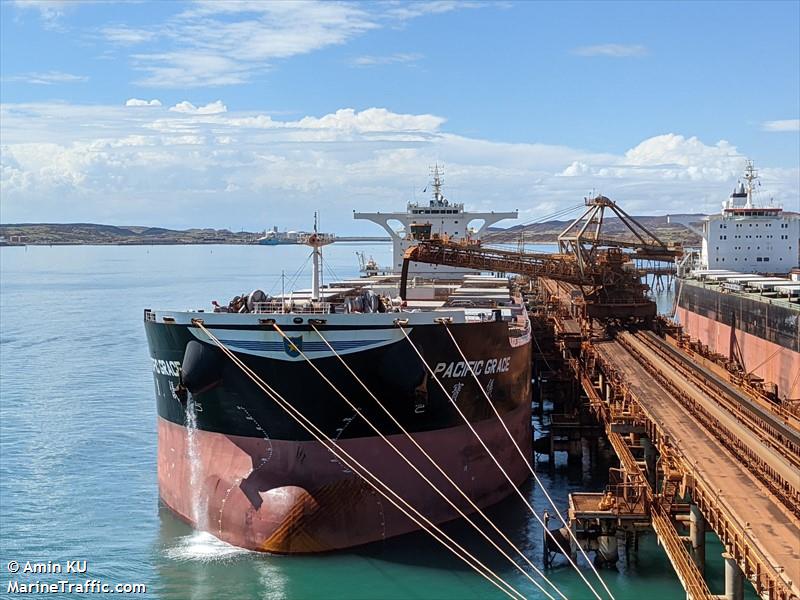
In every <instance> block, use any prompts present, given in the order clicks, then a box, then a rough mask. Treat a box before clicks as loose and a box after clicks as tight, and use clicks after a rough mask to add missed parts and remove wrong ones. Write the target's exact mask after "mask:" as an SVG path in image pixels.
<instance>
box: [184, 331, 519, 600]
mask: <svg viewBox="0 0 800 600" xmlns="http://www.w3.org/2000/svg"><path fill="white" fill-rule="evenodd" d="M192 323H193V324H194V325H196V326H197V327H199V328H200V329H201V330H202V331H203V332H204V333H205V334H206V335H207V336H208V337H209V339H211V340H212V341H213V342H214V344H216V346H217V347H218V348H220V349H221V350H222V351H223V353H224V354H225V355H226V356H227V357H228V358H230V359H231V361H232V362H233V363H234V364H235V365H236V366H237V367H239V369H241V370H242V371H243V372H244V373H245V375H247V376H248V377H249V378H250V380H251V381H253V383H255V384H256V386H258V388H259V389H261V391H263V392H264V393H265V394H266V395H267V396H268V397H270V398H271V399H272V400H273V401H274V402H275V403H276V404H277V405H278V406H279V407H280V408H281V409H282V410H283V411H284V412H286V413H287V414H288V415H289V416H290V417H292V418H293V419H294V420H295V421H296V422H297V423H298V424H299V425H300V426H301V427H302V428H303V429H305V430H306V431H307V432H308V433H309V434H311V436H312V437H313V438H314V439H316V440H317V441H318V442H319V443H320V444H322V445H323V446H324V447H325V448H326V449H327V450H328V451H329V452H330V453H331V454H333V455H334V456H335V457H336V458H337V459H338V460H340V461H341V462H342V463H343V464H344V465H345V466H346V467H347V468H349V469H350V470H351V471H353V472H354V473H355V474H356V475H358V476H359V477H360V478H361V479H363V480H364V481H365V482H366V483H367V484H368V485H369V486H371V487H372V488H373V489H374V490H375V491H376V492H378V493H379V494H380V495H381V496H383V498H385V499H386V500H388V501H389V502H390V503H391V504H392V505H393V506H394V507H395V508H397V509H398V510H399V511H400V512H401V513H403V514H404V515H405V516H406V517H408V518H409V519H411V521H413V522H414V523H415V524H416V525H417V526H418V527H419V528H420V529H422V530H424V531H425V532H426V533H428V534H430V536H431V537H433V539H435V540H436V541H437V542H439V543H440V544H441V545H442V546H444V547H445V548H446V549H447V550H449V551H450V552H452V553H453V554H454V555H455V556H457V557H458V558H460V559H461V560H462V561H464V562H465V563H466V564H467V565H468V566H469V567H470V568H472V569H473V570H474V571H475V572H476V573H478V574H479V575H480V576H481V577H483V578H484V579H486V580H487V581H488V582H489V583H491V584H492V585H493V586H495V587H496V588H497V589H499V590H500V591H501V592H503V593H504V594H506V595H507V596H508V597H510V598H515V599H517V598H519V599H521V600H525V596H524V595H523V594H521V593H520V592H519V591H518V590H516V589H515V588H514V587H513V586H512V585H511V584H509V583H508V582H506V581H505V580H504V579H503V578H502V577H500V576H499V575H498V574H497V573H495V572H494V571H492V570H491V569H490V568H489V567H487V566H486V565H485V564H483V563H482V562H481V561H480V560H478V559H477V558H475V557H474V556H473V555H472V554H471V553H470V552H469V551H468V550H466V549H464V548H463V547H462V546H461V545H460V544H458V543H457V542H456V541H455V540H453V539H452V538H451V537H450V536H448V535H447V534H446V533H444V532H443V531H442V530H441V529H440V528H439V527H437V526H436V525H434V524H433V523H432V522H431V521H430V520H429V519H427V518H426V517H425V516H424V515H423V514H422V513H420V512H419V511H418V510H417V509H415V508H414V507H413V506H411V505H410V504H409V503H408V502H406V501H405V500H404V499H403V498H401V497H400V496H399V495H398V494H397V493H396V492H395V491H394V490H392V489H391V488H390V487H389V486H388V485H386V484H385V483H383V482H382V481H381V480H380V479H379V478H378V477H377V476H376V475H375V474H373V473H372V472H371V471H370V470H369V469H367V468H366V467H364V466H363V465H362V464H361V463H360V462H359V461H358V460H356V459H355V458H353V457H352V456H351V455H350V454H349V453H348V452H347V451H346V450H344V449H343V448H342V447H341V446H339V445H338V444H337V443H336V441H334V440H332V439H331V438H330V437H328V436H327V435H326V434H325V433H324V432H323V431H322V430H320V429H319V428H318V427H317V426H316V425H314V423H313V422H311V421H310V420H309V419H308V418H307V417H305V416H304V415H303V414H302V413H301V412H300V411H299V410H297V409H296V408H295V407H294V406H292V405H291V404H290V403H289V402H288V401H287V400H286V399H285V398H283V396H281V395H280V394H279V393H278V392H277V391H275V389H273V388H272V387H271V386H270V385H269V384H268V383H266V382H265V381H264V380H263V379H261V377H259V376H258V375H257V374H256V373H255V372H254V371H253V370H252V369H250V367H248V366H247V365H246V364H245V363H244V362H243V361H242V360H241V359H239V358H238V357H237V356H236V355H235V354H234V353H233V352H232V351H231V350H230V349H229V348H228V347H227V346H225V344H223V343H222V342H221V341H220V340H219V339H218V338H217V337H216V336H215V335H214V334H213V333H211V331H209V330H208V328H206V327H205V325H204V323H203V320H202V319H192ZM343 456H346V457H347V459H345V458H343ZM348 461H349V462H348ZM354 465H357V466H358V468H355V467H354ZM359 469H361V471H359ZM362 471H363V472H362ZM368 476H369V477H368ZM370 478H371V479H370ZM373 480H374V481H373ZM379 486H381V487H383V488H384V489H385V491H384V490H382V489H381V488H380V487H379ZM389 494H391V495H392V496H394V498H396V501H395V500H394V499H393V498H391V497H390V496H389ZM399 503H400V504H403V506H400V504H399ZM404 507H405V508H404ZM406 509H408V510H406ZM410 513H414V515H416V517H415V516H414V515H412V514H410ZM434 531H435V532H436V533H434ZM437 534H438V535H437ZM444 540H447V541H444ZM448 542H449V543H448ZM492 578H494V579H492ZM495 580H496V581H495ZM501 584H502V586H501ZM503 586H504V587H503ZM506 588H507V589H506Z"/></svg>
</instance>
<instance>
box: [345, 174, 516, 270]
mask: <svg viewBox="0 0 800 600" xmlns="http://www.w3.org/2000/svg"><path fill="white" fill-rule="evenodd" d="M443 183H444V182H443V181H442V176H441V172H440V170H439V166H438V165H437V166H435V167H434V169H433V182H432V184H431V186H432V188H433V199H432V200H431V201H430V202H429V203H426V204H422V203H418V202H409V203H408V207H407V209H406V212H396V213H383V212H377V213H357V212H354V213H353V217H354V218H356V219H365V220H367V221H372V222H374V223H377V224H378V225H380V226H381V227H383V228H384V230H386V232H387V233H388V234H389V236H391V239H392V245H393V257H394V259H393V262H392V271H393V272H395V273H398V272H400V270H401V269H402V266H403V255H404V254H405V251H406V250H407V249H408V248H409V247H410V246H412V245H413V244H414V243H415V242H417V241H419V240H425V239H430V238H435V237H439V238H443V239H444V238H446V239H450V240H456V241H457V240H466V239H469V240H479V239H480V238H481V235H482V234H483V232H484V231H485V230H486V228H487V227H489V226H491V225H494V224H495V223H497V222H498V221H502V220H503V219H516V218H517V216H518V213H517V211H514V212H494V211H491V212H465V211H464V205H463V204H457V203H451V202H450V201H449V200H447V199H446V198H445V197H444V194H442V185H443ZM473 221H482V223H481V224H480V225H478V226H477V227H471V226H470V225H471V224H472V222H473ZM392 222H399V223H400V224H401V225H402V227H403V229H402V230H401V231H397V230H396V225H395V226H394V227H393V226H392ZM409 272H410V273H411V274H413V275H423V276H435V277H442V276H448V275H453V274H456V273H458V274H459V275H463V273H464V272H465V270H464V269H454V268H452V267H442V266H440V265H428V264H420V263H412V264H411V265H410V267H409Z"/></svg>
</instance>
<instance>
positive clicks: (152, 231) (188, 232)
mask: <svg viewBox="0 0 800 600" xmlns="http://www.w3.org/2000/svg"><path fill="white" fill-rule="evenodd" d="M687 216H690V217H692V220H695V219H696V220H697V221H700V220H701V219H702V218H703V215H687ZM633 218H634V219H636V220H637V221H639V222H640V223H642V224H643V225H644V226H645V227H647V228H648V229H649V230H650V231H652V232H653V233H654V234H655V235H656V236H658V237H659V238H660V239H661V240H663V241H664V242H665V243H681V244H684V245H697V244H698V243H699V242H700V237H699V236H698V235H697V234H696V233H694V232H692V231H691V230H689V229H688V228H686V227H685V226H683V225H680V224H678V223H674V222H667V217H666V216H644V217H633ZM568 223H569V222H568V221H546V222H542V223H531V224H527V225H513V226H511V227H508V228H506V229H500V228H490V229H489V230H488V231H487V232H486V233H485V234H484V235H485V236H486V235H490V236H491V243H519V242H520V241H524V242H525V243H526V244H555V243H557V241H558V236H559V234H560V233H561V232H562V231H563V230H564V228H565V227H566V226H567V224H568ZM606 228H607V232H608V233H609V234H612V235H620V236H623V237H624V236H625V235H626V234H628V233H629V232H627V230H626V228H625V227H624V226H623V225H622V223H616V222H615V219H608V220H607V221H606ZM262 236H263V233H261V232H252V231H240V232H232V231H230V230H229V229H212V228H206V229H185V230H177V229H166V228H163V227H144V226H117V225H102V224H98V223H8V224H0V246H6V247H8V246H12V245H27V246H88V245H94V246H207V245H214V244H217V245H226V246H248V245H258V240H259V238H261V237H262ZM343 237H347V236H343ZM363 243H367V242H363ZM384 243H385V242H384Z"/></svg>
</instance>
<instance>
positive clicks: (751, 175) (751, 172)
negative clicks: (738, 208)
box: [744, 160, 758, 208]
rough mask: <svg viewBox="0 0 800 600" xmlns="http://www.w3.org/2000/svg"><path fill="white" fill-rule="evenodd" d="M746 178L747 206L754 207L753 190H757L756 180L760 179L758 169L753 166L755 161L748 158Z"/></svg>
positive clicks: (745, 171)
mask: <svg viewBox="0 0 800 600" xmlns="http://www.w3.org/2000/svg"><path fill="white" fill-rule="evenodd" d="M744 178H745V180H746V181H747V204H746V205H745V208H753V192H754V191H755V186H754V185H753V182H754V181H758V171H757V170H756V168H755V167H754V166H753V161H752V160H748V161H747V166H746V167H745V169H744Z"/></svg>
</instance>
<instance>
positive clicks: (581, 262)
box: [400, 196, 683, 319]
mask: <svg viewBox="0 0 800 600" xmlns="http://www.w3.org/2000/svg"><path fill="white" fill-rule="evenodd" d="M585 203H586V207H587V208H586V210H585V211H584V213H583V214H582V215H581V216H580V217H578V218H577V219H575V220H574V221H573V222H572V223H570V225H569V226H568V227H567V228H566V229H565V230H564V231H563V232H562V233H561V234H560V235H559V236H558V247H559V251H558V252H556V253H551V254H543V253H529V252H521V251H512V250H505V249H500V248H492V247H486V246H482V245H481V244H480V242H453V241H450V240H448V239H442V238H437V237H435V236H434V237H432V238H430V239H426V240H421V241H420V242H419V243H418V244H417V245H415V246H412V247H411V248H409V249H408V250H407V251H406V254H405V256H404V258H403V270H402V274H401V288H400V296H401V297H402V298H405V297H406V288H407V279H408V272H409V265H410V264H411V263H412V262H416V263H428V264H437V265H445V266H449V267H462V268H468V269H474V270H477V271H492V272H500V273H516V274H518V275H523V276H527V277H544V278H549V279H554V280H557V281H562V282H565V283H568V284H572V285H574V286H576V287H577V288H579V289H580V290H581V292H582V295H583V303H584V305H585V307H586V316H587V317H590V318H596V319H627V318H636V319H649V318H652V317H654V316H655V314H656V305H655V303H654V302H653V301H652V300H651V299H649V298H648V297H647V291H648V289H649V288H648V286H647V284H646V283H643V282H642V280H641V277H642V272H641V270H640V269H639V268H638V266H637V262H636V261H654V262H658V261H667V262H674V261H675V258H677V257H680V256H681V255H682V254H683V249H682V248H681V247H680V246H674V245H668V244H666V243H664V242H662V241H661V240H660V239H659V238H658V237H656V236H655V235H654V234H653V233H651V232H650V231H649V230H648V229H647V228H645V227H644V226H643V225H641V224H640V223H638V222H637V221H636V220H635V219H633V217H631V216H630V215H628V214H627V213H626V212H625V211H623V210H622V209H621V208H620V207H619V206H617V204H616V203H615V202H613V201H612V200H609V199H608V198H607V197H605V196H597V197H595V198H591V199H588V198H587V199H586V200H585ZM606 211H610V212H611V213H613V216H616V217H617V219H619V221H620V222H621V224H622V225H623V226H624V230H625V232H624V234H623V235H622V236H620V235H609V234H607V232H606V231H605V229H606V227H605V226H607V225H608V219H606V214H605V213H606Z"/></svg>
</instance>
